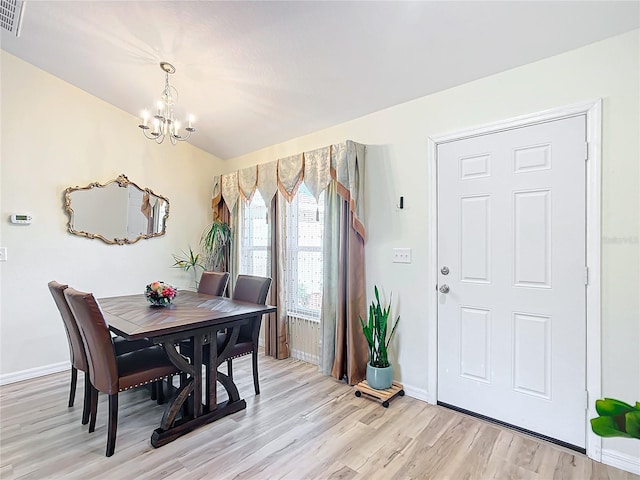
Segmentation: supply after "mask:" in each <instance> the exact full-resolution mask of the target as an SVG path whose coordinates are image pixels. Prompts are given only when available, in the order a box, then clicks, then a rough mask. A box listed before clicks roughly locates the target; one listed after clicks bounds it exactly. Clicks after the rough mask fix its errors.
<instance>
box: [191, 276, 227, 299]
mask: <svg viewBox="0 0 640 480" xmlns="http://www.w3.org/2000/svg"><path fill="white" fill-rule="evenodd" d="M227 283H229V272H202V277H200V283H199V284H198V293H208V294H209V295H215V296H216V297H221V296H223V295H224V291H225V290H226V289H227Z"/></svg>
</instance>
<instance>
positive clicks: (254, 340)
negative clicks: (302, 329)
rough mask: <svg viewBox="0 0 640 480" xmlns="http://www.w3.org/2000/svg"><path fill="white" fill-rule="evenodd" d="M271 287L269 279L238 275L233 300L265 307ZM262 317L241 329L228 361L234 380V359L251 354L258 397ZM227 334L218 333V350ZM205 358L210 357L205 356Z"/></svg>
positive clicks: (256, 318)
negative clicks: (259, 337) (259, 341)
mask: <svg viewBox="0 0 640 480" xmlns="http://www.w3.org/2000/svg"><path fill="white" fill-rule="evenodd" d="M270 286H271V279H270V278H269V277H258V276H254V275H238V277H237V278H236V285H235V287H234V288H233V299H234V300H240V301H244V302H251V303H259V304H261V305H264V304H265V302H266V300H267V293H268V292H269V287H270ZM261 323H262V315H258V316H256V317H254V318H252V319H251V321H250V322H249V323H248V324H246V325H243V326H242V327H240V333H239V335H238V340H236V344H235V345H234V347H233V350H232V351H231V356H230V357H229V359H228V360H227V374H228V375H229V378H231V379H233V359H234V358H238V357H242V356H244V355H249V354H251V356H252V362H253V387H254V389H255V392H256V395H259V394H260V383H259V381H258V336H259V335H260V324H261ZM226 335H227V334H226V333H223V332H220V333H218V338H217V344H218V350H220V348H221V347H222V345H224V342H225V340H226ZM204 358H209V356H208V355H207V354H206V352H205V354H204Z"/></svg>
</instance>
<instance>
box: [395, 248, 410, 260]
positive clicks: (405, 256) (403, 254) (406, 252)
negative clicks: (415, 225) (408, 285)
mask: <svg viewBox="0 0 640 480" xmlns="http://www.w3.org/2000/svg"><path fill="white" fill-rule="evenodd" d="M393 263H411V249H410V248H394V249H393Z"/></svg>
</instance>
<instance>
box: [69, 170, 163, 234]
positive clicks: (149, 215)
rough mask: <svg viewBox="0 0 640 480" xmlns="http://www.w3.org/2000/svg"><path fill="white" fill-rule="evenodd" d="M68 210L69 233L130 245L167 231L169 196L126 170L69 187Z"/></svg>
mask: <svg viewBox="0 0 640 480" xmlns="http://www.w3.org/2000/svg"><path fill="white" fill-rule="evenodd" d="M64 210H65V212H66V213H67V215H68V216H69V221H68V222H67V230H68V231H69V233H72V234H74V235H79V236H81V237H86V238H92V239H93V238H99V239H100V240H102V241H103V242H105V243H108V244H109V245H126V244H131V243H136V242H137V241H138V240H141V239H146V238H153V237H159V236H161V235H164V234H165V232H166V226H167V220H168V218H169V200H168V199H167V198H166V197H163V196H162V195H158V194H156V193H154V192H153V191H152V190H151V189H149V188H141V187H139V186H138V185H136V184H135V183H133V182H131V181H130V180H129V179H128V178H127V177H126V176H125V175H124V174H123V175H120V176H119V177H118V178H116V179H114V180H111V181H109V182H107V183H105V184H101V183H98V182H94V183H90V184H89V185H87V186H86V187H77V186H76V187H69V188H67V189H66V190H65V191H64Z"/></svg>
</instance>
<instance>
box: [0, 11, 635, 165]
mask: <svg viewBox="0 0 640 480" xmlns="http://www.w3.org/2000/svg"><path fill="white" fill-rule="evenodd" d="M639 25H640V2H639V1H620V2H617V1H577V0H573V1H565V2H558V1H511V2H507V1H498V2H486V1H466V2H462V1H461V2H458V1H421V2H411V1H402V2H400V1H392V2H380V1H376V2H365V1H357V2H346V1H299V2H295V1H288V2H279V1H258V2H246V1H231V2H218V1H179V2H178V1H171V2H168V1H165V2H159V1H140V2H129V1H41V0H33V1H29V2H25V11H24V21H23V24H22V30H21V35H20V37H19V38H15V37H14V36H13V35H12V34H10V33H8V32H5V31H4V30H3V31H2V49H4V50H6V51H8V52H9V53H11V54H13V55H16V56H18V57H20V58H22V59H24V60H26V61H27V62H29V63H31V64H33V65H35V66H37V67H39V68H41V69H43V70H46V71H47V72H50V73H51V74H53V75H55V76H57V77H59V78H61V79H63V80H65V81H67V82H69V83H71V84H73V85H75V86H77V87H79V88H81V89H83V90H85V91H87V92H89V93H91V94H93V95H95V96H97V97H99V98H101V99H103V100H105V101H107V102H109V103H111V104H113V105H115V106H117V107H119V108H121V109H123V110H125V111H127V112H129V113H131V114H133V115H140V112H141V111H142V110H143V109H145V108H149V109H151V108H152V107H153V106H154V105H155V102H156V100H157V98H158V97H159V95H160V92H161V90H162V87H163V85H164V73H163V72H162V71H161V70H160V68H159V66H158V64H159V62H160V61H168V62H170V63H172V64H173V65H174V66H175V67H176V69H177V72H176V74H175V75H173V76H171V83H172V85H173V86H175V87H176V88H177V89H178V91H179V93H180V98H179V100H178V103H177V107H176V109H175V110H176V114H177V116H179V117H186V115H187V113H193V114H194V115H195V116H196V119H197V122H196V127H197V129H198V131H197V132H196V134H195V135H194V136H193V137H192V139H191V143H193V144H194V145H196V146H198V147H200V148H202V149H204V150H206V151H208V152H210V153H212V154H214V155H216V156H218V157H220V158H223V159H227V158H232V157H235V156H238V155H241V154H244V153H248V152H251V151H254V150H257V149H259V148H262V147H265V146H268V145H272V144H275V143H279V142H283V141H285V140H288V139H291V138H294V137H297V136H300V135H304V134H306V133H310V132H313V131H316V130H319V129H322V128H325V127H328V126H331V125H336V124H339V123H341V122H345V121H348V120H351V119H354V118H357V117H360V116H363V115H366V114H368V113H371V112H374V111H377V110H380V109H383V108H386V107H389V106H392V105H396V104H398V103H402V102H405V101H408V100H412V99H414V98H418V97H422V96H424V95H428V94H430V93H433V92H436V91H439V90H443V89H446V88H450V87H453V86H455V85H460V84H462V83H465V82H469V81H471V80H474V79H477V78H481V77H485V76H487V75H491V74H494V73H497V72H500V71H504V70H507V69H510V68H513V67H516V66H519V65H523V64H526V63H530V62H532V61H535V60H539V59H541V58H545V57H549V56H552V55H556V54H558V53H561V52H564V51H567V50H570V49H573V48H577V47H580V46H583V45H586V44H589V43H592V42H595V41H598V40H601V39H604V38H607V37H610V36H613V35H617V34H620V33H623V32H626V31H629V30H632V29H635V28H638V27H639ZM612 54H615V52H612ZM136 125H137V123H136V122H135V121H132V123H131V128H137V127H136ZM140 135H141V136H142V133H140ZM158 148H167V147H166V146H165V145H162V146H159V147H158Z"/></svg>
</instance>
